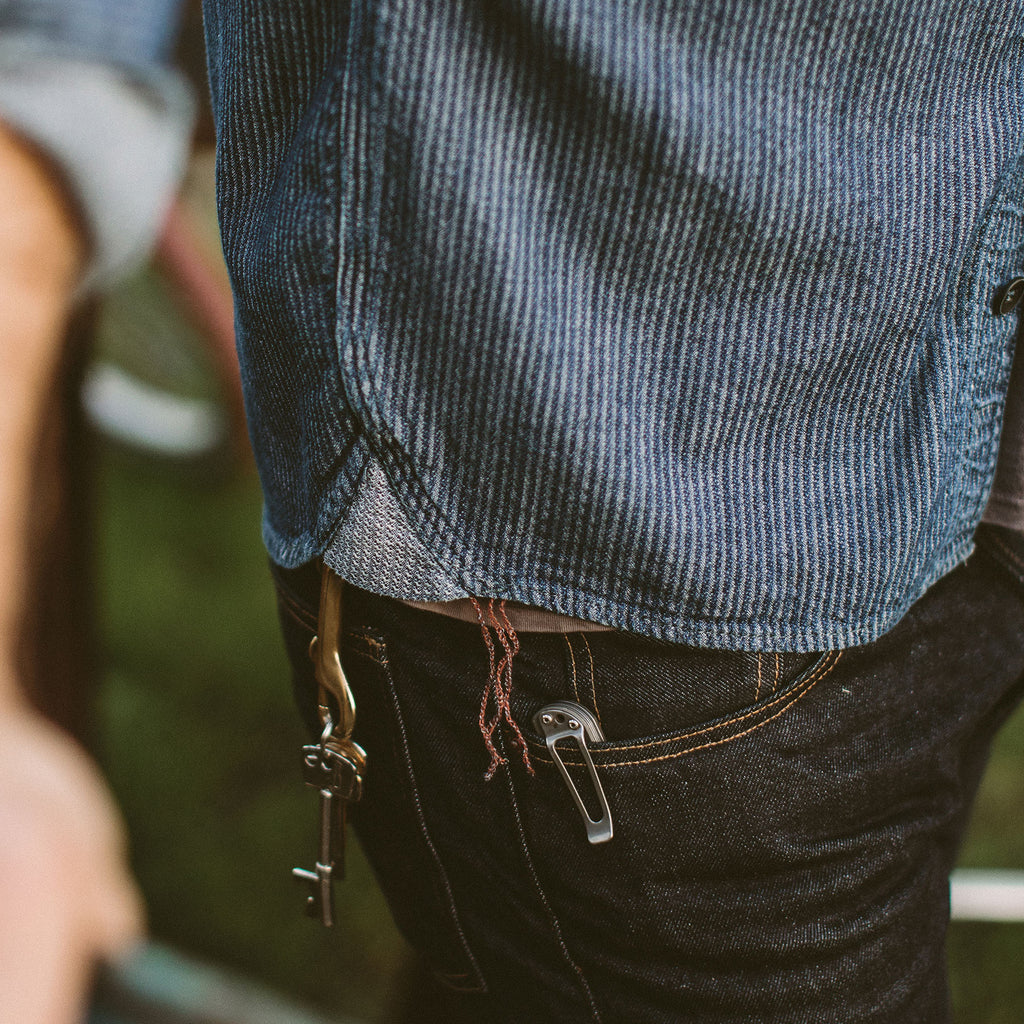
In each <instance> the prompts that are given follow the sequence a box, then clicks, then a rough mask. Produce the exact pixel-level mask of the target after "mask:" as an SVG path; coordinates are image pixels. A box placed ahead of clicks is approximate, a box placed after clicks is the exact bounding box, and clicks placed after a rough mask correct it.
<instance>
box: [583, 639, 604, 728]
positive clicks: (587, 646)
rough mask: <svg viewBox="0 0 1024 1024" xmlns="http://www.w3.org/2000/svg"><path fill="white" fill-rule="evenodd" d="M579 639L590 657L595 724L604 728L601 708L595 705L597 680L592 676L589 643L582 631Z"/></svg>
mask: <svg viewBox="0 0 1024 1024" xmlns="http://www.w3.org/2000/svg"><path fill="white" fill-rule="evenodd" d="M580 639H581V640H582V641H583V646H584V647H586V649H587V657H588V658H589V659H590V692H591V693H592V694H593V696H594V714H595V715H597V724H598V725H600V726H601V727H602V728H604V723H603V722H602V721H601V709H600V708H599V707H598V706H597V680H596V679H595V678H594V655H593V654H592V653H591V650H590V644H589V643H588V642H587V638H586V636H585V635H584V634H583V633H580Z"/></svg>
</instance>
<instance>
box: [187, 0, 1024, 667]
mask: <svg viewBox="0 0 1024 1024" xmlns="http://www.w3.org/2000/svg"><path fill="white" fill-rule="evenodd" d="M207 16H208V32H209V36H210V43H211V64H212V79H213V84H214V100H215V106H216V109H217V115H218V122H219V143H220V156H219V173H220V208H221V220H222V227H223V234H224V244H225V252H226V256H227V259H228V263H229V267H230V269H231V272H232V276H233V281H234V285H235V289H236V295H237V300H238V323H239V336H240V353H241V358H242V366H243V375H244V378H245V382H246V388H247V401H248V403H249V410H250V417H251V423H252V432H253V440H254V444H255V447H256V452H257V458H258V462H259V465H260V470H261V474H262V479H263V482H264V488H265V494H266V513H265V524H264V525H265V537H266V540H267V543H268V547H269V550H270V553H271V556H272V557H273V558H274V559H275V560H276V561H278V562H279V563H281V564H283V565H286V566H292V565H297V564H299V563H301V562H303V561H306V560H308V559H310V558H313V557H315V556H318V555H322V554H324V552H325V551H326V550H328V548H330V550H329V558H330V560H331V562H332V564H334V565H335V566H336V567H337V568H338V569H339V570H340V571H341V572H342V573H343V574H346V572H348V571H349V570H351V571H352V572H353V573H354V572H355V571H356V563H358V564H359V566H360V567H361V568H360V569H359V572H360V573H361V574H362V575H361V576H360V578H359V580H358V582H360V584H361V585H363V586H370V588H371V589H376V590H377V591H378V592H381V593H392V594H394V595H395V596H398V597H405V598H411V599H432V598H435V597H438V596H446V597H448V596H452V595H453V594H455V593H470V594H477V595H484V596H494V597H500V598H509V599H512V600H516V601H520V602H524V603H527V604H533V605H539V606H541V607H543V608H548V609H551V610H554V611H558V612H561V613H563V614H566V615H572V616H575V617H577V618H583V619H590V620H595V621H598V622H603V623H608V624H610V625H614V626H617V627H619V628H622V629H626V630H630V631H634V632H638V633H642V634H646V635H649V636H653V637H659V638H663V639H666V640H672V641H679V642H687V643H692V644H699V645H703V646H710V647H731V648H743V649H757V650H817V649H823V648H835V647H843V646H848V645H852V644H858V643H863V642H866V641H868V640H871V639H873V638H874V637H876V636H877V635H879V634H880V633H881V632H883V631H884V630H885V629H886V628H888V627H889V626H891V625H893V624H894V623H895V622H896V621H897V620H898V619H899V617H900V616H901V615H902V614H903V612H904V611H905V610H906V609H907V608H908V607H909V605H910V604H911V603H912V602H913V601H914V600H915V599H916V598H917V597H918V596H919V595H920V594H921V593H922V592H923V591H924V590H925V589H926V588H927V587H928V586H929V585H930V584H931V583H932V582H934V581H935V580H936V579H938V578H939V577H940V576H941V575H942V574H944V573H945V572H947V571H948V570H949V569H950V568H952V566H953V565H955V564H956V563H957V562H958V561H959V560H961V559H963V558H964V557H966V555H967V554H968V553H969V551H970V545H971V540H970V538H971V534H972V532H973V529H974V527H975V525H976V523H977V522H978V520H979V519H980V516H981V513H982V510H983V508H984V504H985V499H986V496H987V493H988V490H989V487H990V486H991V480H992V474H993V471H994V466H995V458H996V450H997V446H998V435H999V424H1000V417H1001V412H1002V406H1003V401H1004V397H1005V391H1006V385H1007V381H1008V377H1009V369H1010V363H1011V359H1012V354H1013V341H1014V333H1015V329H1016V320H1015V317H1014V316H1012V315H1011V316H1005V315H1004V316H1000V315H997V311H996V304H995V298H996V296H997V295H998V293H999V290H1000V289H1001V288H1002V287H1004V286H1005V284H1006V283H1007V281H1009V280H1010V279H1011V278H1012V277H1013V276H1014V275H1015V274H1019V273H1021V272H1022V271H1024V163H1022V160H1021V158H1022V154H1024V137H1022V129H1024V110H1022V102H1021V101H1022V95H1024V94H1022V71H1024V2H1022V0H1009V2H1008V3H1006V4H1004V5H1002V6H1001V7H999V8H998V9H995V10H994V9H993V8H992V5H991V4H990V3H987V2H981V0H815V2H811V0H758V2H756V3H755V2H753V0H701V2H698V0H629V2H623V0H415V2H414V0H352V2H351V3H338V2H332V3H326V2H323V3H320V2H314V0H207ZM367 480H373V481H375V483H374V486H375V488H376V490H377V491H378V492H379V490H380V485H381V481H384V482H385V484H384V486H385V490H386V491H387V492H388V495H387V504H388V507H389V509H390V512H389V517H387V518H388V522H387V524H385V525H386V526H387V529H388V530H390V531H391V532H392V533H394V531H395V530H396V529H397V530H398V532H399V533H402V532H403V531H405V532H406V533H407V534H408V537H407V540H408V544H409V548H408V550H410V551H413V550H414V551H415V555H416V558H417V559H418V561H417V572H416V574H415V578H416V580H417V582H416V584H415V585H414V586H410V583H409V579H410V577H409V576H407V575H406V576H403V574H402V572H401V564H400V563H401V559H400V558H399V560H398V562H399V564H398V565H397V566H396V565H395V563H394V562H393V561H392V562H387V561H386V560H385V561H384V562H382V564H380V565H379V566H377V567H376V568H374V567H373V566H372V558H371V559H369V560H368V558H367V546H366V545H367V544H368V543H370V541H368V540H367V535H366V534H365V532H364V534H363V535H362V536H363V540H362V542H361V544H362V547H361V550H359V551H356V550H354V549H353V548H352V535H351V531H350V532H349V533H348V534H346V533H345V524H346V516H347V515H349V516H351V513H352V510H353V509H355V508H358V507H359V500H360V489H361V487H363V484H364V482H365V481H367ZM357 518H360V519H361V518H364V517H357ZM396 524H397V526H396ZM339 527H340V528H341V533H340V534H339V536H345V537H346V538H347V541H346V543H337V544H335V545H334V546H331V539H332V537H333V536H335V534H336V532H338V531H339ZM382 528H383V527H382ZM356 547H359V545H356ZM400 547H401V545H399V548H400ZM347 551H351V554H347V553H346V552H347ZM424 559H426V561H427V563H429V564H431V565H432V566H433V567H435V569H436V587H434V588H431V586H429V585H428V584H427V583H424V582H423V569H422V567H423V564H425V563H424ZM368 565H369V566H370V567H369V568H367V566H368ZM367 573H368V575H367ZM427 576H428V577H429V573H427ZM410 591H413V592H410Z"/></svg>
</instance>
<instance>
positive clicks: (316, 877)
mask: <svg viewBox="0 0 1024 1024" xmlns="http://www.w3.org/2000/svg"><path fill="white" fill-rule="evenodd" d="M303 749H304V751H305V750H309V749H310V748H308V747H305V748H303ZM312 749H313V750H316V751H319V750H320V749H321V747H320V746H314V747H313V748H312ZM303 765H304V768H305V767H308V766H309V756H308V755H307V756H306V758H304V761H303ZM307 781H308V777H307ZM319 788H320V850H319V856H318V857H317V860H316V867H315V868H314V869H313V870H312V871H306V870H305V869H304V868H293V869H292V875H293V877H295V878H297V879H299V880H300V881H303V882H306V883H307V884H308V885H309V888H310V893H309V896H308V897H307V898H306V912H307V913H308V914H309V916H310V917H318V918H319V919H320V923H321V924H322V925H324V927H325V928H330V927H331V926H332V925H333V924H334V889H333V888H332V885H331V883H332V881H333V873H334V856H333V850H332V845H333V844H332V839H333V837H334V835H335V818H336V816H337V810H336V806H337V801H336V800H335V798H334V794H333V793H332V792H331V790H330V789H329V788H327V787H324V786H321V787H319Z"/></svg>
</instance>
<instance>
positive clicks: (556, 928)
mask: <svg viewBox="0 0 1024 1024" xmlns="http://www.w3.org/2000/svg"><path fill="white" fill-rule="evenodd" d="M498 742H499V743H500V744H501V746H502V747H504V740H503V739H502V738H501V737H500V736H499V738H498ZM504 775H505V781H506V784H507V785H508V795H509V800H510V802H511V806H512V814H513V816H514V817H515V821H516V830H517V831H518V833H519V840H520V846H521V849H522V852H523V859H524V860H525V861H526V868H527V870H528V871H529V873H530V879H531V881H532V882H533V887H534V889H535V890H536V892H537V896H538V898H539V899H540V902H541V905H542V906H543V908H544V914H545V916H546V917H547V919H548V923H549V924H550V925H551V932H552V934H553V935H554V938H555V942H556V943H557V944H558V948H559V950H560V951H561V954H562V958H563V959H564V960H565V962H566V964H567V965H568V966H569V968H570V969H571V970H572V971H573V973H574V974H575V975H576V978H577V980H578V981H579V983H580V987H581V988H582V989H583V994H584V997H585V998H586V1001H587V1004H588V1006H589V1008H590V1013H591V1017H592V1020H593V1021H594V1024H601V1014H600V1013H599V1012H598V1009H597V1003H596V1002H595V1001H594V993H593V991H592V990H591V988H590V984H589V983H588V982H587V978H586V975H585V974H584V973H583V968H581V967H580V965H579V964H578V963H576V961H575V960H574V959H573V956H572V954H571V953H570V952H569V947H568V946H567V945H566V943H565V937H564V936H563V934H562V926H561V925H560V924H559V923H558V917H557V915H556V914H555V910H554V907H552V906H551V901H550V900H549V899H548V897H547V894H546V893H545V892H544V888H543V886H542V885H541V884H540V876H539V875H538V874H537V868H536V865H535V864H534V863H533V857H532V856H531V854H530V845H529V842H528V841H527V839H526V829H525V828H524V827H523V819H522V816H521V815H520V813H519V800H518V798H517V797H516V787H515V782H514V780H513V778H512V771H511V768H510V766H509V765H508V764H506V765H505V772H504Z"/></svg>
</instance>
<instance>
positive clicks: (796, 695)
mask: <svg viewBox="0 0 1024 1024" xmlns="http://www.w3.org/2000/svg"><path fill="white" fill-rule="evenodd" d="M842 653H843V652H842V651H829V652H827V653H826V654H825V655H824V656H823V658H822V660H821V661H819V662H818V664H817V665H816V666H815V668H814V670H813V671H812V672H811V674H810V675H808V676H806V677H805V678H804V679H802V680H799V681H797V682H796V683H794V685H793V687H792V688H790V689H787V690H784V691H783V692H782V693H780V694H779V695H778V696H777V697H776V698H775V699H774V700H772V701H769V702H768V703H767V704H765V705H763V706H761V707H758V708H752V709H751V710H750V711H747V712H746V713H745V714H742V715H738V716H737V717H735V718H730V719H728V720H726V721H724V722H717V723H715V724H714V725H708V726H705V727H703V728H701V729H697V730H694V731H693V732H683V733H677V734H675V735H673V736H664V737H659V738H658V739H655V740H649V741H648V742H646V743H632V744H626V745H612V746H605V747H598V748H596V749H595V748H591V755H592V756H593V758H594V763H595V764H596V765H597V766H598V767H600V768H625V767H630V766H632V765H641V764H651V763H653V762H654V761H666V760H669V759H671V758H674V757H682V756H683V755H685V754H693V753H696V752H697V751H699V750H706V749H707V748H708V747H717V746H720V745H721V744H723V743H729V742H731V741H732V740H738V739H741V738H742V737H743V736H747V735H749V734H750V733H752V732H754V730H755V729H760V728H761V726H763V725H767V724H768V723H769V722H773V721H774V720H775V719H776V718H778V717H779V716H780V715H782V714H784V713H785V712H786V711H788V710H789V709H790V708H791V707H792V706H793V705H794V704H796V703H797V701H799V700H801V699H802V698H804V697H805V696H807V694H808V693H810V692H811V690H813V689H814V687H815V686H817V685H818V683H820V682H821V680H822V679H824V678H825V677H826V676H827V675H829V673H831V671H832V670H833V669H834V668H835V667H836V665H837V664H838V663H839V659H840V657H841V656H842ZM780 704H781V705H782V707H779V705H780ZM776 709H777V710H776ZM768 711H774V712H775V713H774V714H772V715H769V716H768V717H765V718H763V719H762V720H761V721H758V722H755V723H754V724H753V725H751V726H750V727H749V728H747V729H744V730H742V731H741V732H738V733H730V734H729V735H728V736H723V737H721V738H720V739H715V740H709V741H708V742H707V743H701V744H698V745H696V746H692V747H686V748H685V749H683V750H674V751H672V752H671V753H669V754H661V755H659V756H657V757H650V758H646V759H644V760H634V759H631V758H627V759H626V760H623V761H608V760H604V758H603V757H602V754H605V755H608V756H614V755H617V754H621V753H625V752H626V751H630V750H650V749H651V748H652V747H663V746H666V745H669V744H672V743H679V742H681V741H682V740H687V739H693V738H695V737H697V736H706V735H707V734H708V733H714V732H718V731H721V730H723V729H728V728H729V727H730V726H734V725H737V724H739V723H741V722H745V721H747V720H749V719H751V718H754V717H757V716H759V715H764V714H765V713H766V712H768ZM528 742H530V744H531V745H533V746H534V747H536V748H537V749H538V751H543V750H544V749H545V748H544V747H543V745H542V744H540V743H538V742H537V741H536V740H533V739H532V738H531V739H529V740H528ZM532 756H533V757H534V759H535V760H537V761H540V762H541V763H543V764H549V765H553V764H554V761H553V760H552V759H551V758H549V757H546V756H545V755H544V753H537V754H535V755H532ZM562 760H563V762H564V763H565V764H566V765H569V766H572V767H577V768H583V767H586V765H585V763H584V762H583V761H577V760H574V759H573V758H572V757H563V758H562Z"/></svg>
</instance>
